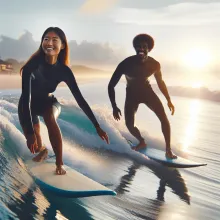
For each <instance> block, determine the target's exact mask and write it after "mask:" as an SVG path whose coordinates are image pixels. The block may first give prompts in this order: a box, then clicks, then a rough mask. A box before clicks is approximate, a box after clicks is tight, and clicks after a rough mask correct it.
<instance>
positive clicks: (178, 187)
mask: <svg viewBox="0 0 220 220" xmlns="http://www.w3.org/2000/svg"><path fill="white" fill-rule="evenodd" d="M140 167H141V165H140V164H137V163H133V164H132V165H131V166H130V167H129V168H128V170H127V171H126V172H127V174H125V175H124V176H122V177H121V181H120V184H119V185H118V186H117V188H116V189H115V191H116V192H117V193H118V194H119V195H120V194H124V193H126V192H129V189H130V185H131V184H132V181H133V179H134V177H135V174H136V172H137V170H138V169H139V168H140ZM148 168H149V169H151V170H152V171H153V173H154V174H155V175H156V176H157V177H158V178H159V179H160V181H159V187H158V190H157V192H156V194H157V197H156V198H157V199H158V200H159V201H164V193H165V191H166V186H167V187H169V188H171V189H172V190H173V193H175V194H176V195H178V196H179V198H180V199H181V200H183V201H184V202H186V203H187V204H190V196H189V194H188V189H187V187H186V183H185V181H184V179H183V177H182V176H181V174H180V172H179V171H178V169H173V168H167V167H161V166H159V167H157V166H153V165H149V166H148ZM146 175H147V173H146Z"/></svg>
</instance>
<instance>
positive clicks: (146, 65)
mask: <svg viewBox="0 0 220 220" xmlns="http://www.w3.org/2000/svg"><path fill="white" fill-rule="evenodd" d="M155 73H156V74H157V76H159V77H160V74H161V72H160V64H159V62H157V61H156V60H154V59H153V58H152V57H148V59H147V60H146V61H145V62H142V61H141V59H140V57H138V56H137V55H135V56H131V57H128V58H126V59H125V60H123V61H122V62H121V63H120V64H119V65H118V66H117V68H116V70H115V72H114V74H113V76H112V78H111V80H110V82H109V86H108V91H109V98H110V101H111V103H112V107H113V108H115V107H116V103H115V92H114V87H115V86H116V84H117V83H118V81H119V80H120V78H121V76H122V75H125V77H126V80H127V88H126V100H125V108H124V113H125V122H126V126H127V128H128V130H129V131H130V133H131V134H132V135H133V136H135V137H136V138H137V139H138V140H140V141H141V140H143V137H142V136H141V134H140V132H139V130H138V128H137V127H135V126H134V115H135V113H136V111H137V109H138V106H139V104H140V103H144V104H146V105H147V106H148V107H149V108H150V109H151V110H152V111H154V112H155V114H156V115H157V116H158V118H159V119H160V120H161V121H164V122H165V123H166V125H167V126H169V121H168V119H167V116H166V114H165V111H164V107H163V105H162V103H161V101H160V99H159V98H158V96H157V95H156V94H155V93H154V91H153V89H152V88H151V85H150V82H149V80H148V78H149V77H150V76H151V75H153V74H155ZM158 74H159V75H158ZM167 123H168V124H167Z"/></svg>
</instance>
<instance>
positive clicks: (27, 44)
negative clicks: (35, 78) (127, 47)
mask: <svg viewBox="0 0 220 220" xmlns="http://www.w3.org/2000/svg"><path fill="white" fill-rule="evenodd" d="M0 40H1V41H0V57H1V58H2V59H8V58H13V59H16V60H18V61H26V60H27V59H28V58H29V57H30V56H31V55H32V54H33V53H34V52H35V51H36V50H37V49H38V48H39V44H40V42H36V41H34V40H33V37H32V34H31V33H30V32H28V31H26V32H25V33H24V34H23V35H22V36H21V37H19V38H18V39H13V38H10V37H7V36H1V37H0ZM69 49H70V59H71V63H72V64H74V63H77V62H78V63H85V65H86V64H95V65H100V64H103V65H112V64H113V65H116V64H117V63H119V62H120V61H121V60H122V59H123V58H124V57H125V54H124V52H123V50H121V49H118V48H114V47H113V46H111V45H110V44H108V43H105V44H101V43H93V42H88V41H82V42H81V43H77V42H76V41H73V40H72V41H70V42H69Z"/></svg>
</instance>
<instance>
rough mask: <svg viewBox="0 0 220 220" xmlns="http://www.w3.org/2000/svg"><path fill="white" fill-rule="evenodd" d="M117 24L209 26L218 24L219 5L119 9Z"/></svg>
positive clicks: (219, 20) (115, 18) (196, 4)
mask: <svg viewBox="0 0 220 220" xmlns="http://www.w3.org/2000/svg"><path fill="white" fill-rule="evenodd" d="M112 18H113V19H114V20H115V21H116V22H118V23H129V24H137V25H178V26H181V25H188V26H191V25H209V24H217V23H220V3H207V4H204V3H179V4H175V5H170V6H167V7H163V8H157V9H135V8H119V9H118V10H116V11H115V13H114V14H113V15H112Z"/></svg>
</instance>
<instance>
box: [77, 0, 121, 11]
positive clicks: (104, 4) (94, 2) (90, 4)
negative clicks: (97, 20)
mask: <svg viewBox="0 0 220 220" xmlns="http://www.w3.org/2000/svg"><path fill="white" fill-rule="evenodd" d="M117 1H118V0H102V1H100V0H87V1H86V2H85V3H84V4H83V5H82V6H81V8H80V12H81V13H84V14H100V13H103V12H105V11H107V10H108V9H110V8H111V7H113V6H114V5H115V3H116V2H117Z"/></svg>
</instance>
